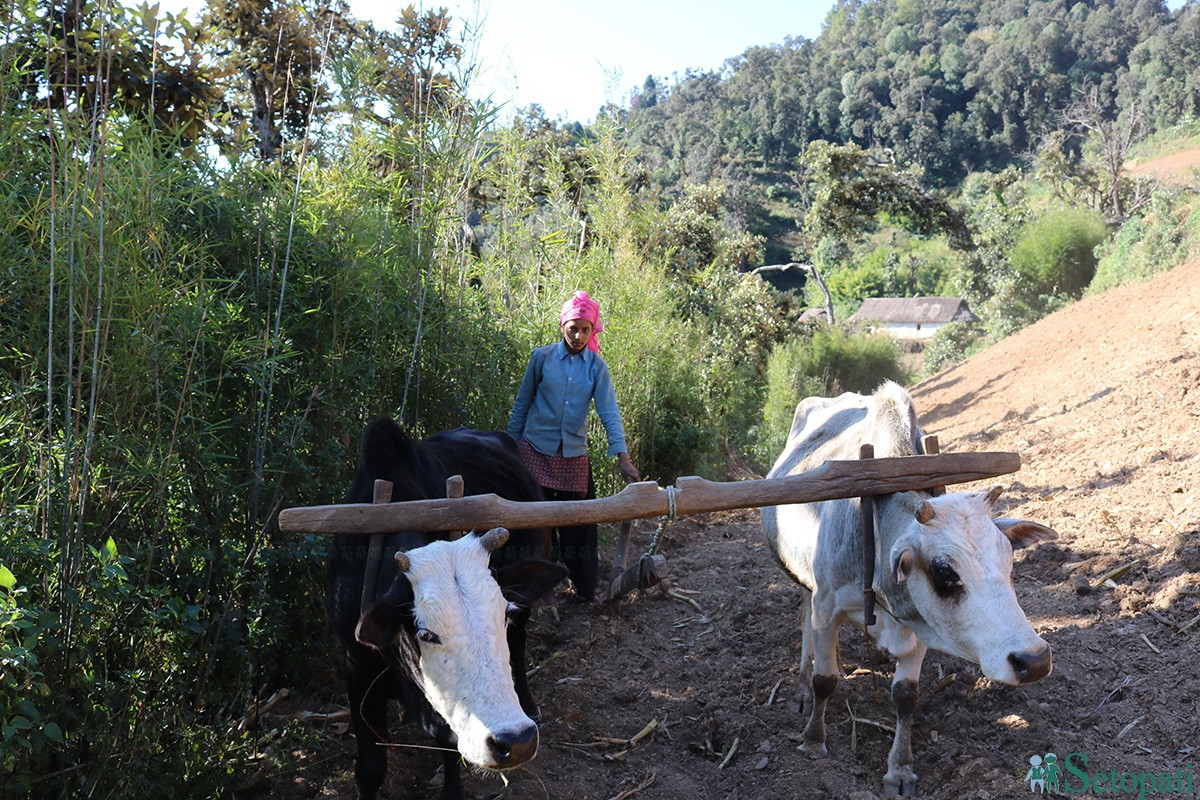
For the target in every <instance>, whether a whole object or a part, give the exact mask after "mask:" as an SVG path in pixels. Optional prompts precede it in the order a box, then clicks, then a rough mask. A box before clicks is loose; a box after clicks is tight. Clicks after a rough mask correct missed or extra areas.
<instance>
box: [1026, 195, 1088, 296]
mask: <svg viewBox="0 0 1200 800" xmlns="http://www.w3.org/2000/svg"><path fill="white" fill-rule="evenodd" d="M1106 235H1107V230H1106V228H1105V226H1104V218H1103V216H1102V215H1101V214H1100V213H1099V212H1097V211H1092V210H1090V209H1083V208H1056V209H1052V210H1050V211H1047V212H1046V213H1043V214H1041V215H1040V216H1038V217H1037V218H1036V219H1034V220H1031V221H1030V222H1028V223H1026V224H1025V225H1024V226H1023V227H1022V229H1021V230H1020V232H1019V233H1018V238H1017V241H1016V244H1014V245H1013V249H1012V254H1011V256H1010V260H1011V263H1012V266H1013V270H1014V271H1015V272H1016V274H1017V277H1018V279H1019V280H1020V282H1021V286H1022V288H1023V289H1024V290H1025V291H1027V292H1029V293H1030V295H1031V296H1037V295H1042V294H1045V295H1059V294H1065V295H1067V296H1070V297H1077V296H1078V295H1079V293H1080V292H1082V291H1083V289H1084V287H1086V286H1087V284H1088V282H1089V281H1091V279H1092V275H1093V274H1095V271H1096V248H1097V246H1099V245H1100V243H1101V242H1103V241H1104V239H1105V237H1106Z"/></svg>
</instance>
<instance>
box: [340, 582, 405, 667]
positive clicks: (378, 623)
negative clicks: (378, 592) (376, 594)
mask: <svg viewBox="0 0 1200 800" xmlns="http://www.w3.org/2000/svg"><path fill="white" fill-rule="evenodd" d="M412 603H413V590H412V584H410V583H409V582H408V579H407V578H405V577H404V576H402V575H399V576H397V577H396V582H395V583H393V584H392V587H391V588H390V589H388V591H387V594H385V595H384V596H383V597H381V598H379V599H378V600H377V601H375V602H374V603H372V604H371V606H370V608H368V609H367V610H366V613H364V614H363V615H362V617H361V618H360V619H359V620H358V626H357V627H356V628H355V629H354V638H355V639H357V640H358V641H360V642H362V643H363V644H365V645H367V646H368V647H374V648H375V649H376V650H382V649H383V648H385V647H389V646H390V645H393V644H395V643H396V639H397V638H398V637H399V636H400V633H401V632H402V631H403V630H404V626H405V622H407V621H408V620H410V619H412V614H411V613H406V612H405V609H411V608H412Z"/></svg>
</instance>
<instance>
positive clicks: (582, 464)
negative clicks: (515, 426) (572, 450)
mask: <svg viewBox="0 0 1200 800" xmlns="http://www.w3.org/2000/svg"><path fill="white" fill-rule="evenodd" d="M517 447H518V448H519V449H520V451H521V460H522V461H524V462H525V466H526V467H527V468H528V469H529V472H530V474H531V475H533V479H534V480H535V481H537V482H538V485H539V486H542V487H544V488H546V489H557V490H559V491H560V492H579V493H580V494H581V495H584V494H587V490H588V474H589V464H588V457H587V453H584V454H583V455H581V456H573V457H571V458H566V457H565V456H563V454H562V447H561V446H560V447H559V448H558V452H557V453H555V454H554V455H552V456H548V455H546V454H545V453H539V452H538V451H537V450H535V449H534V448H533V445H532V444H530V443H529V440H528V439H526V438H524V437H522V438H521V440H520V441H519V442H517Z"/></svg>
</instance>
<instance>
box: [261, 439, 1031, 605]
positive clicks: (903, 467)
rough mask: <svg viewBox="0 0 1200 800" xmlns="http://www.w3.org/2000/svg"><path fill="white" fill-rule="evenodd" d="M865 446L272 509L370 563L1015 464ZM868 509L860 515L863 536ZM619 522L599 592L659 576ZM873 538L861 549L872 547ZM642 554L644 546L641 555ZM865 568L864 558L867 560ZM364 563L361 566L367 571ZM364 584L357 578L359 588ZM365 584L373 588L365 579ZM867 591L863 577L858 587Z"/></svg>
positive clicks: (1006, 458) (981, 473)
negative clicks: (447, 544)
mask: <svg viewBox="0 0 1200 800" xmlns="http://www.w3.org/2000/svg"><path fill="white" fill-rule="evenodd" d="M869 447H870V446H869V445H867V446H864V448H863V450H864V452H863V459H861V460H857V461H845V460H837V461H826V462H825V463H824V464H822V465H821V466H819V467H816V468H814V469H811V470H808V471H806V472H802V473H800V474H798V475H789V476H786V477H780V478H764V479H760V480H748V481H729V482H721V481H709V480H705V479H704V478H700V477H696V476H686V477H680V478H679V479H678V480H677V481H676V483H675V485H674V486H668V487H666V488H665V489H664V488H662V487H660V486H659V485H658V484H657V483H656V482H654V481H641V482H639V483H632V484H629V485H627V486H626V487H625V488H623V489H622V490H621V491H620V492H618V493H616V494H614V495H611V496H610V497H602V498H596V499H594V500H568V501H545V502H532V503H525V502H516V501H513V500H507V499H505V498H503V497H499V496H497V495H495V494H479V495H469V496H466V497H464V496H462V493H463V487H462V479H461V478H460V477H458V476H454V477H452V478H451V479H450V480H449V481H447V497H445V498H438V499H431V500H410V501H407V502H397V503H391V502H388V501H389V500H390V499H391V491H390V489H391V487H390V486H389V485H386V482H383V481H379V482H377V483H378V484H383V485H377V486H376V491H375V502H373V503H344V504H339V505H326V506H303V507H296V508H285V509H283V510H282V511H281V512H280V513H279V528H280V530H282V531H291V532H306V533H321V534H334V533H345V534H363V535H370V536H371V537H372V540H371V546H370V548H369V553H371V554H373V555H369V556H368V559H374V560H375V562H376V563H377V562H378V555H377V553H378V551H379V550H380V549H381V547H382V541H383V536H384V535H385V534H388V533H394V532H399V531H412V530H419V531H468V530H474V529H488V528H494V527H504V528H535V527H551V526H564V525H589V524H597V523H601V522H624V521H628V520H634V519H645V518H650V517H665V518H668V519H669V518H673V517H675V516H677V515H686V514H703V513H708V512H713V511H728V510H732V509H740V508H756V507H761V506H774V505H789V504H793V503H813V502H818V501H821V500H835V499H839V498H847V497H862V498H864V499H869V498H870V497H872V496H874V495H879V494H891V493H894V492H901V491H912V490H917V489H925V490H933V491H940V489H941V487H944V486H946V485H947V484H955V483H966V482H969V481H977V480H984V479H987V478H995V477H998V476H1000V475H1006V474H1009V473H1012V472H1016V471H1017V470H1018V469H1020V468H1021V457H1020V455H1018V454H1017V453H1006V452H991V453H940V454H939V453H938V452H937V451H938V448H937V440H936V437H933V436H927V437H925V452H926V453H928V454H929V455H919V456H905V457H899V458H871V457H870V452H869ZM871 516H872V515H870V514H864V515H863V518H864V536H866V535H869V533H870V534H873V531H872V532H868V531H867V530H866V527H868V526H869V520H870V519H871ZM629 538H630V537H629V533H628V528H626V529H625V530H623V531H622V537H621V539H622V541H621V542H619V543H618V552H617V559H616V562H615V563H614V578H613V580H612V583H611V585H610V588H609V599H610V600H614V599H617V598H619V597H621V596H623V595H624V594H627V593H628V592H629V591H631V590H632V589H634V588H639V587H640V588H643V589H644V588H647V587H648V586H650V585H653V584H655V583H658V582H659V581H661V580H662V577H663V576H664V575H665V569H664V562H663V560H662V556H657V555H653V556H652V557H650V558H649V559H648V558H647V556H643V557H642V559H641V560H640V561H639V563H638V564H635V565H633V566H631V567H629V568H628V569H624V561H625V555H626V550H627V548H628V545H629ZM874 550H875V548H874V545H873V542H872V544H871V546H870V547H869V548H868V549H866V551H865V553H872V554H873V553H874ZM647 555H648V556H650V555H651V554H647ZM872 567H873V563H872ZM373 572H374V570H372V569H368V574H371V573H373ZM365 588H366V587H364V589H365ZM371 588H372V590H373V587H371ZM864 589H865V590H869V589H870V586H869V585H868V586H866V587H864Z"/></svg>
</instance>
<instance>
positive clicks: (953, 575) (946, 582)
mask: <svg viewBox="0 0 1200 800" xmlns="http://www.w3.org/2000/svg"><path fill="white" fill-rule="evenodd" d="M929 574H930V576H931V577H932V578H933V588H934V590H935V591H936V592H937V593H938V594H939V595H941V596H942V597H953V596H954V595H957V594H961V593H962V591H963V583H962V579H961V578H959V577H958V573H957V572H955V571H954V567H952V566H950V562H949V561H947V560H946V559H944V558H935V559H933V561H931V562H930V564H929Z"/></svg>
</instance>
